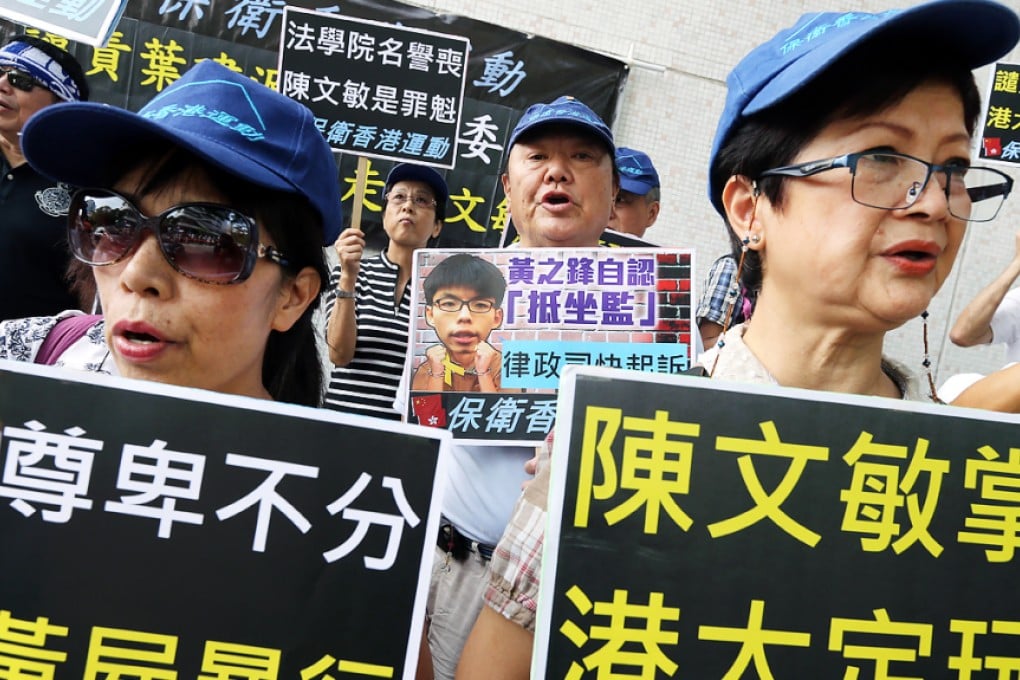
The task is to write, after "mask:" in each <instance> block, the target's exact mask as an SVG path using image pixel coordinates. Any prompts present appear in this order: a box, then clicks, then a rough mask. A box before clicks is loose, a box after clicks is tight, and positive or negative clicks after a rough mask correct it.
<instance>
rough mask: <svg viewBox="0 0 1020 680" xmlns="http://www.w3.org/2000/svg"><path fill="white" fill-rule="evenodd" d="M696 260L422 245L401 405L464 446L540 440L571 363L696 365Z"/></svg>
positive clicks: (666, 251)
mask: <svg viewBox="0 0 1020 680" xmlns="http://www.w3.org/2000/svg"><path fill="white" fill-rule="evenodd" d="M692 265H693V254H692V252H691V251H690V250H687V249H676V248H651V247H649V248H562V249H561V248H541V249H525V248H508V249H501V250H493V249H478V250H460V249H458V250H452V249H423V250H419V251H416V253H415V261H414V267H413V273H412V280H411V286H412V291H414V293H413V295H412V299H411V322H410V342H409V344H408V356H407V362H406V365H405V376H404V381H403V383H404V387H405V389H404V390H402V391H401V393H402V395H406V397H407V398H406V400H404V403H403V404H398V408H400V410H401V411H402V412H403V413H404V415H405V418H406V420H407V421H408V422H410V423H415V424H421V425H426V426H429V427H437V428H442V429H446V430H449V431H450V432H451V433H452V434H453V436H454V438H456V439H458V440H460V441H462V442H463V443H470V444H493V445H496V444H499V445H525V446H526V445H533V444H535V443H536V442H541V441H542V440H543V439H545V438H546V437H547V436H548V435H549V433H550V432H551V431H552V427H553V423H554V421H555V419H556V389H557V386H558V384H559V377H560V374H561V373H562V371H563V369H564V367H566V366H567V365H570V364H580V365H585V366H610V367H613V368H622V369H631V370H638V371H645V372H655V373H667V374H676V373H680V372H682V371H684V370H686V369H688V368H689V367H690V365H691V362H692V348H693V344H692V343H693V336H692V334H691V333H692V329H694V328H695V326H694V320H693V311H694V308H693V305H692V291H691V271H692Z"/></svg>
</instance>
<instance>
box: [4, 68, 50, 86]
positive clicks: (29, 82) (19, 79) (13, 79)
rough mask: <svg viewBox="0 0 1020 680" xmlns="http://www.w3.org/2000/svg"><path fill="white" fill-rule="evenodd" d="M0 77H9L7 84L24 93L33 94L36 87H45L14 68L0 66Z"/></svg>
mask: <svg viewBox="0 0 1020 680" xmlns="http://www.w3.org/2000/svg"><path fill="white" fill-rule="evenodd" d="M0 76H7V82H8V83H10V84H11V87H13V88H15V89H18V90H21V91H22V92H31V91H32V90H33V89H35V87H36V86H38V87H42V86H43V84H42V83H40V82H39V81H38V80H36V79H35V78H33V77H32V76H30V75H28V74H27V73H25V72H24V71H21V70H19V69H16V68H14V67H13V66H0Z"/></svg>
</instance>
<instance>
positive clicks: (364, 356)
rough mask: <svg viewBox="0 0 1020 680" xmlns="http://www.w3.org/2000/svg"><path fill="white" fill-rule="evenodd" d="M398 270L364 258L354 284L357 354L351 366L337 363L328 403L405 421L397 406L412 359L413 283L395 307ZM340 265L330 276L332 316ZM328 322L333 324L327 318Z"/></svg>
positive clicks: (328, 303) (383, 259)
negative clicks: (408, 360)
mask: <svg viewBox="0 0 1020 680" xmlns="http://www.w3.org/2000/svg"><path fill="white" fill-rule="evenodd" d="M398 273H399V269H398V267H397V265H395V264H393V263H392V262H390V261H389V260H388V259H387V258H386V253H385V251H383V252H382V253H379V255H378V256H376V257H373V258H371V259H368V260H363V261H362V262H361V269H360V270H359V271H358V278H357V280H356V281H355V283H354V294H355V298H354V318H355V320H356V321H357V324H358V334H357V341H356V344H355V345H354V358H353V359H352V360H351V363H349V364H347V366H344V367H342V368H341V367H339V366H334V367H333V371H332V373H331V374H330V378H329V388H328V389H327V390H326V399H325V402H324V404H323V406H325V407H326V408H331V409H333V410H336V411H344V412H345V413H357V414H360V415H366V416H375V417H377V418H389V419H391V420H400V413H399V412H397V411H396V410H394V408H393V399H394V397H395V396H396V393H397V385H398V384H399V383H400V376H401V373H403V370H404V360H405V359H406V357H407V340H408V334H409V332H410V331H409V327H408V324H409V322H410V318H411V286H410V285H408V286H406V287H405V288H404V295H403V297H401V299H400V307H399V308H395V307H394V306H393V298H394V294H395V292H396V287H397V274H398ZM339 282H340V265H337V266H336V267H334V268H333V273H332V274H331V275H330V290H329V294H328V296H327V298H326V315H327V317H326V318H327V319H328V318H329V317H330V316H332V313H333V306H334V305H335V304H336V291H337V285H338V284H339ZM327 323H328V322H327Z"/></svg>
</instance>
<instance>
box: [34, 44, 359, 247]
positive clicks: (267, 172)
mask: <svg viewBox="0 0 1020 680" xmlns="http://www.w3.org/2000/svg"><path fill="white" fill-rule="evenodd" d="M160 141H167V142H171V143H173V144H175V145H176V146H179V147H181V148H183V149H186V150H187V151H189V152H190V153H192V154H194V155H195V156H197V157H199V158H201V159H202V160H203V161H205V162H207V163H209V164H210V165H211V166H213V167H216V168H218V169H220V170H222V171H223V172H225V173H227V174H229V175H233V176H235V177H238V178H241V179H243V180H245V181H247V182H250V183H252V184H254V185H256V186H259V187H264V188H267V189H273V190H277V191H284V192H288V193H293V194H298V195H299V196H304V197H305V198H306V199H307V200H308V202H309V203H310V204H311V205H312V207H313V208H314V209H315V210H316V211H317V212H318V213H319V215H320V216H321V217H322V236H323V239H322V242H323V244H324V245H329V244H331V243H333V242H334V241H335V240H336V238H337V236H338V235H339V234H340V225H341V222H342V214H341V209H340V185H339V181H338V168H337V164H336V161H334V160H333V152H332V151H331V150H330V148H329V145H328V144H327V143H326V140H325V138H324V137H323V136H322V133H321V132H319V130H318V128H316V127H315V120H314V119H313V117H312V113H311V111H309V110H308V108H307V107H306V106H304V105H303V104H300V103H298V102H296V101H294V100H293V99H291V98H290V97H286V96H284V95H282V94H280V93H279V92H276V91H274V90H270V89H269V88H268V87H266V86H264V85H262V84H260V83H257V82H255V81H254V80H252V79H251V78H249V77H247V76H245V75H243V74H240V73H235V72H234V71H231V70H230V69H228V68H226V67H225V66H223V65H221V64H218V63H216V62H214V61H208V60H207V61H202V62H199V63H198V64H196V65H195V66H193V67H192V68H191V69H189V70H188V72H187V73H185V74H184V75H183V76H181V78H180V79H178V80H177V81H176V82H174V83H173V84H172V85H170V86H169V87H167V88H166V89H165V90H163V92H161V93H160V94H158V95H156V96H155V97H153V98H152V99H151V100H150V101H149V102H148V103H147V104H145V106H143V107H142V108H141V109H140V110H139V111H138V112H137V113H134V112H131V111H127V110H125V109H121V108H118V107H115V106H110V105H108V104H100V103H94V102H80V103H67V104H61V105H60V106H48V107H46V108H44V109H42V110H40V111H39V112H38V113H36V114H35V115H33V116H32V117H31V118H30V119H29V121H28V123H27V124H26V125H25V129H24V131H23V132H22V136H21V148H22V152H23V153H24V154H25V158H26V159H27V160H28V162H29V164H30V165H31V166H32V167H34V168H35V169H36V170H37V171H39V172H40V173H42V174H43V175H45V176H47V177H49V178H50V179H53V180H56V181H59V182H66V183H68V184H72V185H75V186H79V187H88V186H100V187H103V186H110V184H112V183H113V182H115V181H116V180H117V179H118V178H117V177H113V176H111V175H112V172H113V171H114V169H113V168H111V167H110V163H109V162H108V161H109V159H110V158H113V157H115V156H118V155H120V154H122V153H123V152H125V151H129V150H131V149H146V148H151V147H152V146H153V145H154V144H156V143H159V142H160Z"/></svg>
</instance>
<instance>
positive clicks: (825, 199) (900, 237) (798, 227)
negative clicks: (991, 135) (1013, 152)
mask: <svg viewBox="0 0 1020 680" xmlns="http://www.w3.org/2000/svg"><path fill="white" fill-rule="evenodd" d="M1017 25H1018V22H1017V18H1016V15H1015V14H1014V13H1013V12H1012V11H1011V10H1009V9H1006V8H1005V7H1003V6H1002V5H999V4H998V3H993V2H985V1H982V0H974V1H973V2H967V1H962V0H948V1H941V2H932V3H928V4H925V5H921V6H918V7H914V8H911V9H907V10H901V11H892V12H886V13H882V14H875V15H872V14H861V13H845V14H838V13H830V14H812V15H805V16H804V17H802V18H801V20H800V21H799V22H798V23H797V25H796V26H794V27H792V28H791V29H789V30H786V31H783V32H781V33H780V34H779V35H778V36H776V37H775V38H773V39H772V40H771V41H770V42H768V43H766V44H765V45H762V46H760V47H758V48H756V49H755V50H753V51H752V52H751V53H750V54H749V55H748V56H747V57H745V59H744V60H743V61H742V62H741V63H740V64H739V65H738V66H737V67H736V69H735V70H734V71H733V73H732V74H731V76H730V78H729V81H728V83H729V94H728V98H727V104H726V109H725V112H724V113H723V117H722V120H721V121H720V124H719V128H718V131H717V134H716V140H715V144H714V146H713V151H712V163H711V170H710V187H709V194H710V198H711V200H712V203H713V205H715V207H716V209H717V210H718V211H719V212H720V214H721V215H723V217H724V218H725V220H726V223H727V225H728V226H729V234H730V239H731V241H732V243H733V246H734V249H735V252H736V254H737V256H738V257H739V256H740V255H741V254H742V255H743V265H742V267H741V273H742V282H743V284H744V286H745V287H746V288H747V289H749V290H756V291H759V294H758V299H757V304H756V307H755V313H754V316H753V318H752V319H751V320H750V321H749V322H748V323H746V324H743V325H740V326H736V327H734V328H733V329H731V330H730V331H729V332H728V333H726V335H725V337H724V339H723V342H722V343H720V344H721V345H722V347H721V348H720V349H718V350H717V351H712V352H709V353H708V355H707V356H706V357H705V358H704V360H703V364H704V365H705V367H706V368H707V369H708V370H709V372H710V373H711V374H712V375H713V376H714V377H717V378H730V379H736V380H751V381H755V382H772V383H778V384H780V385H785V386H792V387H804V388H809V389H819V390H830V391H834V392H846V393H853V394H871V395H880V396H885V397H893V398H910V399H921V398H923V399H932V400H937V396H936V394H935V391H934V384H933V383H932V381H931V378H930V372H929V378H928V381H927V383H928V384H926V385H924V386H923V388H922V387H921V386H920V385H918V384H917V381H915V380H913V379H912V378H911V377H910V371H908V370H906V369H905V368H904V367H901V366H896V365H894V364H893V363H892V362H891V361H888V360H886V359H884V358H883V356H882V343H883V340H884V338H885V334H886V332H888V331H890V330H893V329H895V328H897V327H899V326H901V325H902V324H904V323H906V322H907V321H909V320H910V319H913V318H916V317H918V316H922V315H924V314H925V310H926V308H927V306H928V303H929V302H930V301H931V299H932V297H933V296H934V295H935V293H936V292H938V290H939V288H940V287H941V286H942V284H943V282H944V281H945V280H946V277H947V276H948V275H949V272H950V269H951V268H952V266H953V262H954V260H955V259H956V255H957V251H958V250H959V248H960V243H961V241H962V239H963V234H964V230H965V229H966V227H967V224H968V222H970V223H981V222H986V221H988V220H991V219H993V218H994V217H995V216H996V214H997V213H998V210H999V207H1000V206H1001V205H1002V202H1003V201H1004V200H1005V198H1006V196H1008V195H1009V193H1010V190H1011V189H1012V184H1013V181H1012V179H1011V178H1010V177H1009V176H1008V175H1006V174H1004V173H1002V172H1000V171H998V170H995V169H992V168H984V167H979V166H973V165H971V161H970V150H971V139H972V137H973V135H974V133H975V126H976V124H977V120H978V115H979V109H980V101H979V96H978V92H977V88H976V86H975V83H974V78H973V75H972V73H971V69H972V68H976V67H978V66H980V65H982V64H985V63H987V62H990V61H992V60H994V59H996V58H997V57H999V56H1001V55H1002V54H1004V53H1006V52H1008V51H1009V49H1010V48H1011V47H1012V46H1013V45H1014V44H1015V42H1016V39H1017V31H1018V28H1017ZM919 55H923V57H919ZM919 350H920V348H919ZM926 354H927V348H925V356H924V357H923V359H922V357H921V352H920V351H919V352H918V355H919V357H918V364H919V365H920V364H922V362H923V365H924V366H925V367H927V366H928V359H927V356H926Z"/></svg>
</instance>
